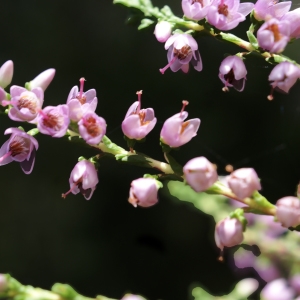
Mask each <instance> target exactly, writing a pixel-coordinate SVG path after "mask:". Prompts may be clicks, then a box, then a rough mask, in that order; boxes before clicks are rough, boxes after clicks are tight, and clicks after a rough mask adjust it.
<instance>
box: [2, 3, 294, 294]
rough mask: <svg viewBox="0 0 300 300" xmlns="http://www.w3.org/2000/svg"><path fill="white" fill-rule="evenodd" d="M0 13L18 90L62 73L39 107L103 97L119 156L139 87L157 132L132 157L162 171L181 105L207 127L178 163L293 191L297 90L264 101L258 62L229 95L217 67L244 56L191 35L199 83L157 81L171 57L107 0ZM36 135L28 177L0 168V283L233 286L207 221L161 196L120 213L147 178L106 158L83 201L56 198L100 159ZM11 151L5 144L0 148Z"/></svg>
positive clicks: (171, 76) (100, 290) (88, 289)
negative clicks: (136, 183)
mask: <svg viewBox="0 0 300 300" xmlns="http://www.w3.org/2000/svg"><path fill="white" fill-rule="evenodd" d="M171 2H174V1H170V0H169V1H168V2H167V1H166V2H164V1H154V4H156V5H158V6H162V5H163V4H171V8H172V9H173V10H174V12H175V13H176V14H177V15H179V16H180V15H182V12H181V8H180V1H177V3H175V4H174V3H171ZM1 11H2V14H1V18H0V25H1V28H2V32H1V38H2V42H1V48H0V64H2V63H4V62H5V61H6V60H8V59H12V60H13V61H14V63H15V73H14V78H13V84H16V85H23V84H24V83H25V82H26V81H30V80H31V79H33V78H34V77H35V76H36V75H37V74H39V73H40V72H42V71H43V70H45V69H47V68H50V67H53V68H55V69H56V76H55V79H54V81H53V82H52V84H51V85H50V87H49V88H48V89H47V91H46V94H45V102H44V103H45V104H44V105H45V106H47V105H57V104H62V103H65V102H66V99H67V96H68V93H69V91H70V89H71V88H72V87H73V86H74V85H77V84H78V83H79V81H78V80H79V78H80V77H85V78H86V80H87V81H86V83H85V90H87V89H90V88H95V89H96V90H97V96H98V100H99V104H98V108H97V113H98V114H99V115H100V116H102V117H104V118H105V119H106V121H107V124H108V129H107V135H108V137H109V138H111V139H112V140H113V141H114V142H116V143H118V144H119V145H121V146H123V147H126V144H125V141H124V140H123V137H122V132H121V128H120V124H121V122H122V120H123V118H124V116H125V114H126V111H127V109H128V107H129V106H130V105H131V104H132V102H133V101H136V95H135V92H136V91H137V90H141V89H142V90H143V97H142V105H143V107H153V108H154V109H155V114H156V117H157V119H158V123H157V125H156V128H155V129H154V130H153V132H151V134H150V135H149V137H148V138H147V142H146V143H144V144H138V145H137V149H138V150H139V151H141V152H145V153H147V154H148V155H150V156H152V157H154V158H156V159H159V160H163V155H162V154H161V150H160V147H159V142H158V137H159V132H160V129H161V126H162V124H163V122H164V120H165V119H166V118H168V117H170V116H171V115H173V114H175V113H177V112H178V111H179V110H180V109H181V101H182V100H183V99H186V100H188V101H189V102H190V105H189V106H188V107H187V111H189V117H190V118H195V117H199V118H200V119H201V122H202V123H201V126H200V129H199V132H198V135H197V137H195V138H194V139H193V140H192V141H191V142H190V143H189V144H188V145H186V146H184V147H182V150H181V151H179V152H176V153H175V154H174V156H175V157H176V158H177V159H178V161H179V162H180V163H182V164H185V163H186V162H187V161H188V160H189V159H191V158H193V157H195V156H201V155H204V156H206V157H207V158H208V159H209V160H210V161H212V162H214V163H216V164H217V165H218V170H219V173H220V174H225V171H223V170H224V167H225V165H226V164H228V163H230V164H233V166H234V167H235V168H239V167H249V166H251V167H254V168H255V169H256V171H257V173H258V174H259V176H260V178H261V180H262V186H263V190H262V193H263V195H265V196H266V197H267V198H268V199H270V200H271V201H272V202H275V201H276V200H277V199H279V198H280V197H282V196H285V195H292V194H293V193H294V191H295V188H296V185H297V184H298V181H299V175H300V168H299V167H300V159H299V150H300V143H299V132H300V105H299V92H300V86H299V85H296V86H295V87H294V88H292V90H291V92H290V94H289V95H280V94H276V95H275V99H274V101H272V102H270V101H267V99H266V97H267V95H268V94H269V92H270V87H269V83H268V80H267V77H268V74H269V73H270V71H271V69H272V67H271V66H270V65H268V64H267V63H265V62H264V61H263V60H262V59H259V58H253V57H252V58H249V60H247V61H246V66H247V69H248V75H247V83H246V88H245V92H243V93H238V92H236V91H234V90H231V91H230V92H229V93H223V92H222V90H221V89H222V83H221V82H220V80H219V78H218V68H219V65H220V62H221V61H222V59H223V58H224V54H225V53H230V54H235V53H236V52H238V51H240V49H239V48H238V47H235V46H232V45H227V44H225V43H221V42H219V41H216V40H214V39H212V38H210V37H204V38H199V39H198V44H199V50H200V53H201V56H202V59H203V65H204V69H203V71H202V72H201V73H198V72H196V71H194V70H191V71H190V73H189V74H188V75H186V74H183V73H181V72H178V73H173V72H171V71H170V70H168V71H167V72H166V73H165V74H164V75H161V74H160V72H159V71H158V70H159V68H161V67H163V66H165V65H166V64H167V58H166V51H165V50H164V45H163V44H160V43H158V42H157V41H156V40H155V37H154V35H153V30H154V27H150V28H149V29H146V30H143V31H140V32H139V31H137V30H136V26H128V25H125V20H126V18H127V16H128V10H127V9H125V8H124V7H121V6H114V5H113V4H112V1H108V0H85V1H79V0H51V1H50V0H44V1H38V0H27V1H22V0H15V1H1ZM248 26H249V24H248V22H245V23H243V24H241V25H240V26H239V29H238V30H235V31H234V32H235V33H239V34H240V35H242V37H245V33H244V32H245V31H246V30H247V27H248ZM298 47H299V42H298V41H297V42H296V43H295V44H294V45H292V46H290V47H289V48H288V50H287V51H286V54H287V55H290V56H291V57H292V58H293V59H295V60H298V61H299V60H300V54H299V51H298V49H299V48H298ZM0 124H1V130H2V132H4V131H5V129H6V128H8V127H13V126H20V125H23V124H21V123H18V124H17V123H14V122H13V121H11V120H9V119H8V118H6V117H3V116H2V118H1V122H0ZM24 126H25V127H26V129H29V128H30V126H28V125H26V124H25V125H24ZM37 138H38V141H39V143H40V148H39V150H38V152H37V158H36V164H35V167H34V170H33V172H32V174H31V175H29V176H27V175H25V174H23V173H22V171H21V169H20V167H19V165H18V164H17V163H11V164H9V165H6V166H3V167H1V170H0V171H1V173H0V178H1V198H0V201H1V209H0V236H1V240H0V241H1V247H0V272H2V273H4V272H10V273H11V274H12V275H13V276H15V277H16V278H17V279H18V280H20V281H21V282H23V283H25V284H30V285H34V286H40V287H43V288H50V286H51V285H52V284H53V283H54V282H63V283H69V284H71V285H72V286H74V288H75V289H77V290H78V291H79V292H81V293H83V294H86V295H87V296H94V295H96V294H103V295H106V296H108V297H112V298H120V297H121V296H122V295H123V294H124V293H126V292H132V293H139V294H142V295H144V296H145V297H147V298H148V299H164V300H185V299H189V297H190V296H189V286H190V285H191V284H193V283H195V282H197V283H199V284H200V285H201V286H203V287H205V288H206V289H208V290H209V291H211V292H212V293H214V294H224V293H228V292H229V291H230V290H231V289H232V287H233V285H234V283H235V282H236V281H237V277H236V275H235V274H234V272H233V271H231V270H230V268H229V267H228V266H227V264H226V263H225V264H221V263H219V262H218V261H217V257H218V255H219V252H218V249H217V248H216V246H215V244H214V241H213V230H214V222H213V219H212V218H211V217H210V216H206V215H204V214H203V213H201V212H199V211H196V210H195V209H192V207H191V206H190V205H188V204H182V203H176V202H174V201H171V200H169V199H165V198H163V197H160V203H159V204H158V205H157V206H155V207H152V208H149V209H140V208H137V209H134V208H133V207H132V206H131V205H129V204H128V203H127V198H128V192H129V187H130V182H131V181H132V180H133V179H136V178H138V177H141V176H142V175H143V174H144V173H146V172H151V170H150V171H149V170H148V169H140V168H137V167H131V166H126V165H121V164H118V163H117V162H115V161H113V160H109V161H101V162H100V168H99V172H98V174H99V184H98V187H97V190H96V192H95V194H94V196H93V197H92V199H91V200H90V201H89V202H87V201H85V200H84V198H83V197H82V196H81V195H77V196H74V195H70V196H68V197H67V198H66V199H62V198H61V194H62V193H63V192H66V191H67V190H68V189H69V184H68V179H69V175H70V172H71V170H72V168H73V167H74V165H75V163H76V162H77V159H78V157H79V156H81V155H83V156H85V157H90V156H93V155H95V154H96V152H95V151H94V150H91V149H89V148H86V147H81V146H78V145H74V144H71V143H68V142H67V141H65V140H62V139H54V138H51V137H49V136H42V135H39V136H38V137H37ZM6 140H7V137H5V136H3V135H2V136H0V142H1V144H2V143H3V142H4V141H6Z"/></svg>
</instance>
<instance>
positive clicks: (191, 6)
mask: <svg viewBox="0 0 300 300" xmlns="http://www.w3.org/2000/svg"><path fill="white" fill-rule="evenodd" d="M212 1H213V0H182V2H181V7H182V10H183V13H184V15H185V16H186V17H187V18H189V19H192V20H196V21H199V20H202V19H204V18H205V17H206V15H207V11H208V9H209V7H210V5H211V3H212Z"/></svg>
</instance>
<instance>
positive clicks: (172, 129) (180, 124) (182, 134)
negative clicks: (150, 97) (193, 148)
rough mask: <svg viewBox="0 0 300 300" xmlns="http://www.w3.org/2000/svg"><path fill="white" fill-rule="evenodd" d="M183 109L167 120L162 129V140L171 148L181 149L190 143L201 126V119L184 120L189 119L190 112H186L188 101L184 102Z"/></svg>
mask: <svg viewBox="0 0 300 300" xmlns="http://www.w3.org/2000/svg"><path fill="white" fill-rule="evenodd" d="M182 103H183V107H182V110H181V112H180V113H178V114H175V115H174V116H172V117H170V118H169V119H167V120H166V121H165V123H164V125H163V127H162V129H161V132H160V138H161V141H162V142H163V143H164V144H167V145H169V146H170V147H180V146H182V145H184V144H186V143H188V142H189V141H190V140H191V139H192V138H193V137H194V136H196V135H197V131H198V129H199V126H200V119H198V118H196V119H191V120H188V121H185V122H184V120H185V119H186V118H187V117H188V112H186V111H184V108H185V106H186V105H187V104H188V101H185V100H184V101H182Z"/></svg>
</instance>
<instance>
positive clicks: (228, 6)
mask: <svg viewBox="0 0 300 300" xmlns="http://www.w3.org/2000/svg"><path fill="white" fill-rule="evenodd" d="M253 7H254V4H253V3H250V2H244V3H240V0H214V1H213V2H212V4H211V5H210V7H209V9H208V12H207V21H208V22H209V23H210V24H211V25H213V26H215V27H216V28H218V29H220V30H230V29H233V28H235V27H237V25H238V24H239V23H240V22H243V21H245V19H246V16H247V15H248V14H249V13H250V12H251V11H252V9H253Z"/></svg>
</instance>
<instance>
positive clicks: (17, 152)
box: [0, 128, 39, 174]
mask: <svg viewBox="0 0 300 300" xmlns="http://www.w3.org/2000/svg"><path fill="white" fill-rule="evenodd" d="M4 134H11V136H10V138H9V139H8V140H7V141H6V142H5V143H4V144H3V145H2V147H1V149H0V166H3V165H6V164H8V163H10V162H12V161H17V162H19V163H20V166H21V169H22V170H23V172H24V173H25V174H30V173H31V172H32V169H33V166H34V162H35V152H36V150H37V149H38V147H39V144H38V142H37V140H36V139H35V138H34V137H32V136H31V135H29V134H27V133H26V132H24V131H23V130H20V129H18V128H8V129H6V130H5V132H4Z"/></svg>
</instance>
